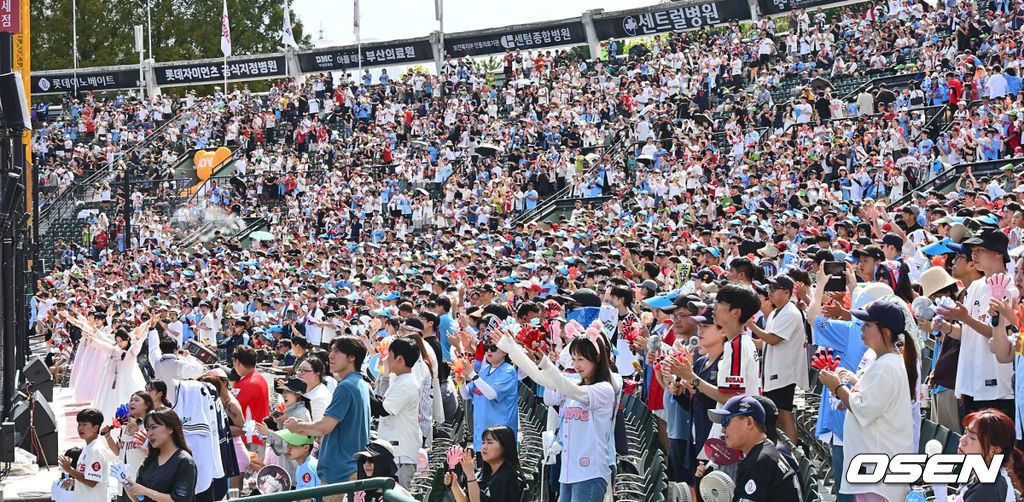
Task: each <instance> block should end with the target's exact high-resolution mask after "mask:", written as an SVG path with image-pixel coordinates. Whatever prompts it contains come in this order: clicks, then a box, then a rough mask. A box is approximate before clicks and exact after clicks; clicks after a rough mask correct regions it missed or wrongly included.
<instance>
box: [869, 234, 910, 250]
mask: <svg viewBox="0 0 1024 502" xmlns="http://www.w3.org/2000/svg"><path fill="white" fill-rule="evenodd" d="M875 242H877V243H879V244H889V245H892V246H895V247H897V248H902V247H903V237H900V236H898V235H896V234H894V233H892V232H889V233H887V234H885V235H883V236H882V238H881V239H879V240H877V241H875Z"/></svg>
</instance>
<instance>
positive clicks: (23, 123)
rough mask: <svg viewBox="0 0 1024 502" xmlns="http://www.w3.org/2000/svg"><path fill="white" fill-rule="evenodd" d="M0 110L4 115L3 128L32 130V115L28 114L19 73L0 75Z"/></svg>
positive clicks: (23, 87)
mask: <svg viewBox="0 0 1024 502" xmlns="http://www.w3.org/2000/svg"><path fill="white" fill-rule="evenodd" d="M0 108H2V109H3V113H4V114H3V117H4V120H3V124H4V126H6V127H8V128H10V129H16V130H28V131H31V130H32V115H31V114H29V112H28V101H26V100H25V84H24V82H22V80H21V73H20V72H16V71H15V72H10V73H4V74H2V75H0Z"/></svg>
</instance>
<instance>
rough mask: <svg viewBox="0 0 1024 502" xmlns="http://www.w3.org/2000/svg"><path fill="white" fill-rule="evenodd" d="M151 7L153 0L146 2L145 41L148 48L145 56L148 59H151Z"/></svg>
mask: <svg viewBox="0 0 1024 502" xmlns="http://www.w3.org/2000/svg"><path fill="white" fill-rule="evenodd" d="M152 6H153V0H146V41H147V42H148V43H147V45H148V46H149V50H148V51H146V54H149V57H150V58H152V57H153V17H152V16H151V15H150V12H149V11H150V8H151V7H152Z"/></svg>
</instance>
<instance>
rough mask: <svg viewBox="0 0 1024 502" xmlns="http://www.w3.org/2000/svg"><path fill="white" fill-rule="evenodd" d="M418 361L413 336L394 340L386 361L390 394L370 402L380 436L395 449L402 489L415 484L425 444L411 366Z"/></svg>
mask: <svg viewBox="0 0 1024 502" xmlns="http://www.w3.org/2000/svg"><path fill="white" fill-rule="evenodd" d="M419 358H420V348H419V346H418V345H417V343H416V341H415V340H413V339H412V338H411V337H400V338H396V339H394V340H392V341H391V346H390V348H389V355H388V359H387V364H388V371H390V372H391V378H390V381H389V382H388V385H387V392H386V393H385V394H384V396H383V397H382V398H381V399H376V398H375V399H374V400H373V401H372V402H371V405H372V411H373V415H374V416H379V417H380V426H379V428H378V436H379V437H380V438H381V439H383V440H385V441H388V442H390V443H391V444H392V445H393V446H394V450H395V463H397V464H398V481H399V483H401V485H402V486H410V483H412V477H413V474H415V473H416V463H417V461H418V459H419V451H420V446H421V445H422V443H423V434H422V433H421V431H420V427H419V404H420V382H418V381H417V380H416V379H415V378H414V377H413V375H412V367H413V366H414V365H415V364H416V361H418V360H419Z"/></svg>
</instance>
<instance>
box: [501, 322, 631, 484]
mask: <svg viewBox="0 0 1024 502" xmlns="http://www.w3.org/2000/svg"><path fill="white" fill-rule="evenodd" d="M498 348H500V349H501V350H503V351H505V352H506V353H508V355H509V358H511V359H512V362H513V363H515V365H516V366H518V367H519V368H521V369H522V370H523V371H524V372H526V374H527V375H528V376H530V378H533V380H534V381H535V382H537V383H538V384H539V385H543V386H544V387H545V388H546V390H545V393H544V402H545V403H546V404H548V405H561V408H560V416H559V425H558V428H557V430H556V432H555V440H556V441H557V443H558V444H559V445H561V452H562V466H561V471H560V474H559V483H560V484H561V496H560V498H559V500H561V501H562V502H590V501H593V500H601V499H603V498H604V495H605V491H606V489H607V488H608V486H609V484H610V483H611V477H612V471H611V465H612V456H611V454H612V453H613V452H612V450H611V447H612V442H611V441H612V428H613V427H614V424H615V410H616V408H617V399H616V396H617V393H618V389H616V388H615V384H614V382H613V380H612V371H611V364H610V362H609V353H610V351H611V349H610V346H609V345H608V342H607V340H605V338H604V336H602V335H599V334H598V335H595V336H594V337H593V338H590V337H588V336H587V335H580V336H577V337H576V338H574V339H573V340H572V342H570V343H569V355H570V356H571V357H572V368H573V369H574V370H575V371H576V374H577V375H579V377H580V380H579V381H575V380H572V379H570V378H569V377H567V376H566V375H564V374H563V373H562V372H561V371H559V369H558V367H556V366H555V363H554V362H552V361H551V359H550V358H548V357H545V356H544V355H543V354H540V353H539V352H534V353H532V355H531V356H530V357H528V356H527V355H526V352H524V350H523V349H522V348H520V347H519V346H518V345H517V344H516V341H515V339H513V338H512V336H511V335H509V334H508V333H507V332H504V333H503V334H502V336H501V339H500V340H499V341H498ZM531 358H532V359H531ZM538 364H539V366H538ZM556 448H557V447H556Z"/></svg>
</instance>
